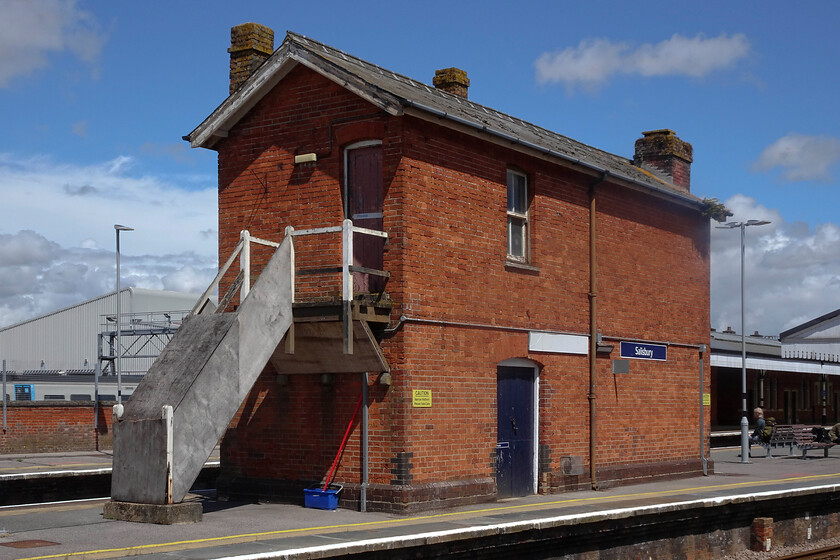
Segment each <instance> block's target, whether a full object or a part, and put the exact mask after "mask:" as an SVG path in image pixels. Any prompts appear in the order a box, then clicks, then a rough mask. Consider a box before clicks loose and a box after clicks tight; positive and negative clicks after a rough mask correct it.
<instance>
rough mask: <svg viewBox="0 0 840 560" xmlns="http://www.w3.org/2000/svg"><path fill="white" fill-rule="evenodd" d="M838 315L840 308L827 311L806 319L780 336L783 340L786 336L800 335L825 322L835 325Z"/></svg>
mask: <svg viewBox="0 0 840 560" xmlns="http://www.w3.org/2000/svg"><path fill="white" fill-rule="evenodd" d="M837 317H840V309H835V310H834V311H831V312H829V313H826V314H825V315H821V316H819V317H817V318H816V319H811V320H810V321H806V322H805V323H802V324H801V325H797V326H795V327H793V328H790V329H788V330H786V331H785V332H783V333H781V334H780V335H779V338H781V339H782V340H784V339H786V338H795V337H797V336H798V335H803V334H806V331H808V330H809V329H811V328H813V327H816V326H818V325H821V324H823V323H827V324H829V325H830V326H833V325H832V324H836V321H835V319H837Z"/></svg>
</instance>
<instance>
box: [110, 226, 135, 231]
mask: <svg viewBox="0 0 840 560" xmlns="http://www.w3.org/2000/svg"><path fill="white" fill-rule="evenodd" d="M114 229H115V230H117V231H134V228H130V227H128V226H121V225H120V224H114Z"/></svg>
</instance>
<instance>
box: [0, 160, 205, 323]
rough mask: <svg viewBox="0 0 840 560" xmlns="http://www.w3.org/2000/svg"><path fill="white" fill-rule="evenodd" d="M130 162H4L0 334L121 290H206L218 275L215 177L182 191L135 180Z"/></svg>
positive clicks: (0, 175)
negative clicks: (118, 277)
mask: <svg viewBox="0 0 840 560" xmlns="http://www.w3.org/2000/svg"><path fill="white" fill-rule="evenodd" d="M134 163H135V162H134V160H132V159H131V158H126V157H119V158H116V159H114V160H112V161H107V162H102V163H100V164H96V165H90V166H75V165H68V164H58V163H54V162H52V161H51V160H49V159H48V158H43V157H32V158H27V159H21V158H16V157H15V156H13V155H10V154H3V153H0V191H2V192H3V205H2V207H0V326H6V325H10V324H13V323H16V322H19V321H21V320H25V319H27V318H30V317H33V316H37V315H40V314H43V313H47V312H49V311H53V310H55V309H60V308H63V307H66V306H68V305H72V304H74V303H78V302H80V301H84V300H86V299H89V298H92V297H96V296H98V295H101V294H103V293H106V292H109V291H112V290H113V289H114V283H115V279H114V267H115V254H114V249H115V241H116V239H115V238H116V236H115V233H114V228H113V226H114V224H115V223H124V224H127V225H129V226H131V227H133V228H134V229H135V231H132V232H126V233H124V234H122V235H121V236H120V254H121V262H120V265H121V271H122V277H123V279H124V285H126V286H137V287H143V288H152V289H167V290H177V291H187V292H201V291H203V290H204V289H205V288H206V287H207V285H208V284H209V283H210V281H211V280H212V279H213V276H215V274H216V270H217V254H216V251H217V249H216V244H217V241H216V235H215V226H216V221H217V207H216V197H217V194H216V188H215V178H214V177H207V178H205V180H204V181H203V183H204V184H205V185H206V187H205V188H202V189H200V190H184V189H181V188H178V187H177V186H176V185H175V184H171V183H169V182H167V181H164V180H162V179H160V178H157V177H151V176H134V175H132V170H133V169H134V167H135V165H134Z"/></svg>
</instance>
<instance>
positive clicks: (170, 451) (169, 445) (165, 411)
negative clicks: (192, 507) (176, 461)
mask: <svg viewBox="0 0 840 560" xmlns="http://www.w3.org/2000/svg"><path fill="white" fill-rule="evenodd" d="M172 413H173V410H172V405H170V404H165V405H163V407H162V408H161V420H163V430H164V433H165V434H166V503H167V504H171V503H172V467H173V466H174V465H173V464H172V463H173V458H174V454H175V453H174V452H175V447H174V443H173V439H172V438H173V433H174V430H173V428H174V426H173V415H172Z"/></svg>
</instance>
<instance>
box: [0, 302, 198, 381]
mask: <svg viewBox="0 0 840 560" xmlns="http://www.w3.org/2000/svg"><path fill="white" fill-rule="evenodd" d="M121 298H122V300H121V307H122V310H121V311H122V313H123V314H124V315H128V314H130V313H138V312H151V311H155V312H170V311H181V310H189V309H190V308H191V307H192V306H193V305H194V304H195V302H196V300H197V299H198V295H197V294H183V293H179V292H164V291H157V290H145V289H140V288H125V289H123V290H122V291H121ZM115 313H116V294H115V293H114V292H111V293H110V294H106V295H104V296H101V297H98V298H95V299H92V300H89V301H86V302H83V303H80V304H78V305H74V306H71V307H68V308H65V309H62V310H59V311H56V312H54V313H50V314H48V315H44V316H43V317H38V318H36V319H32V320H29V321H25V322H23V323H19V324H17V325H12V326H10V327H7V328H5V329H2V330H0V360H5V362H6V369H7V370H9V371H18V372H22V371H26V370H41V369H45V370H67V369H88V368H90V369H93V368H94V366H95V364H96V359H97V335H98V334H99V332H100V329H101V324H102V323H103V322H104V321H103V318H104V316H105V315H108V314H110V315H114V314H115ZM112 328H113V327H112ZM124 338H125V337H124ZM126 344H127V341H126V340H123V346H126ZM85 360H87V365H85ZM153 361H154V359H142V360H140V359H137V360H126V359H123V367H122V369H123V371H125V372H128V371H129V370H136V369H138V368H139V369H142V370H143V372H144V373H145V371H146V370H147V369H148V368H149V366H151V364H152V362H153ZM42 364H43V365H42Z"/></svg>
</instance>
